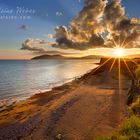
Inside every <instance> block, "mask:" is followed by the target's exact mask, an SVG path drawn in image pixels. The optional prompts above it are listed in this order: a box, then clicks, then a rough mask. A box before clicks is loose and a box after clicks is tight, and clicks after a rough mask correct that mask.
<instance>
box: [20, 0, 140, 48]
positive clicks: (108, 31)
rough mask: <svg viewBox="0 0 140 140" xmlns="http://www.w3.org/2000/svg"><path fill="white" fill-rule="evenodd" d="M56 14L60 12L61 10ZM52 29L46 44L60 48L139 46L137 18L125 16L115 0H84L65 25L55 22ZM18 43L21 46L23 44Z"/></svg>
mask: <svg viewBox="0 0 140 140" xmlns="http://www.w3.org/2000/svg"><path fill="white" fill-rule="evenodd" d="M62 14H63V13H62ZM56 15H57V16H61V12H56ZM54 30H55V33H54V34H53V35H52V34H50V35H48V37H49V38H51V39H52V38H53V39H54V40H55V42H52V43H51V42H50V43H48V42H47V44H48V46H51V47H54V48H61V49H63V50H66V49H74V50H88V49H92V48H99V47H108V48H114V47H116V46H117V45H118V46H121V45H123V47H125V48H132V47H135V48H136V47H139V46H140V45H139V40H140V20H139V19H137V18H129V17H128V16H126V12H125V8H124V7H123V6H122V4H121V1H119V0H84V7H83V9H82V10H81V11H80V12H79V13H78V15H77V16H76V17H75V18H73V20H72V21H71V22H70V24H69V26H68V27H66V26H57V27H56V28H55V29H54ZM35 42H36V41H35ZM29 44H30V43H29ZM22 46H23V48H25V46H26V45H25V46H24V44H23V45H22ZM121 47H122V46H121ZM31 49H32V48H31ZM33 49H36V48H35V47H34V48H33ZM40 49H42V47H41V48H40Z"/></svg>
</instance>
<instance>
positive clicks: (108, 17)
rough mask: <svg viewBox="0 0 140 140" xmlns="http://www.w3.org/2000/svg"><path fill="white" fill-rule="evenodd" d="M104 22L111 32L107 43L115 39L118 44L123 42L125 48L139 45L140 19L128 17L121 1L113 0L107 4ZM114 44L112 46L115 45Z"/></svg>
mask: <svg viewBox="0 0 140 140" xmlns="http://www.w3.org/2000/svg"><path fill="white" fill-rule="evenodd" d="M104 22H105V25H107V30H108V32H109V36H108V40H107V42H106V43H108V42H114V41H115V42H116V43H117V44H118V45H120V44H123V46H124V47H125V48H132V47H137V41H138V40H139V38H140V22H139V19H134V18H133V19H130V18H128V17H127V16H126V13H125V8H124V7H122V5H121V2H120V1H112V2H110V3H109V4H108V5H107V6H106V8H105V12H104ZM113 44H114V43H112V46H111V47H114V45H113Z"/></svg>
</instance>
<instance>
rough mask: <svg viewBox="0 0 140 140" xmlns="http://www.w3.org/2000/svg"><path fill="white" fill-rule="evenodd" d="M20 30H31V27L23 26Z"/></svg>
mask: <svg viewBox="0 0 140 140" xmlns="http://www.w3.org/2000/svg"><path fill="white" fill-rule="evenodd" d="M19 29H22V30H28V29H29V26H27V25H21V26H20V27H19Z"/></svg>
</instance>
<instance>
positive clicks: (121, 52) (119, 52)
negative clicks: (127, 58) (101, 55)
mask: <svg viewBox="0 0 140 140" xmlns="http://www.w3.org/2000/svg"><path fill="white" fill-rule="evenodd" d="M113 54H114V55H115V56H116V57H123V56H124V55H125V52H124V49H123V48H116V49H115V50H114V52H113Z"/></svg>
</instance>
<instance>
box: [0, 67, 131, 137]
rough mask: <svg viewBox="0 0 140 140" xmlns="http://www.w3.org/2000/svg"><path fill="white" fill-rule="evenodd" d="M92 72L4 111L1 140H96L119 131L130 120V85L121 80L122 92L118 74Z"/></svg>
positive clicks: (127, 81)
mask: <svg viewBox="0 0 140 140" xmlns="http://www.w3.org/2000/svg"><path fill="white" fill-rule="evenodd" d="M93 71H94V70H93ZM93 71H92V72H90V73H88V74H86V75H84V76H82V77H81V78H79V79H76V80H74V81H72V82H70V83H68V84H64V85H62V86H60V87H55V88H53V89H52V91H49V92H46V93H41V94H36V95H34V96H32V97H31V98H29V99H27V100H25V101H21V102H19V103H15V104H12V105H11V106H9V107H7V108H6V109H5V110H3V111H1V112H0V140H17V139H21V140H55V139H56V140H59V139H62V140H93V139H94V138H96V136H100V135H105V134H107V135H108V134H110V133H111V132H113V131H114V130H116V129H117V128H118V126H119V124H120V123H121V122H122V121H123V120H124V119H125V118H126V117H128V116H129V112H128V109H127V106H126V99H127V97H126V93H127V89H128V88H129V87H130V84H131V81H129V80H128V79H127V78H125V77H124V76H122V79H121V85H122V86H121V88H122V90H121V92H119V88H118V85H119V84H118V78H117V75H116V72H115V70H113V71H112V72H108V71H105V70H104V71H102V72H99V73H96V74H95V73H93Z"/></svg>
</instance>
